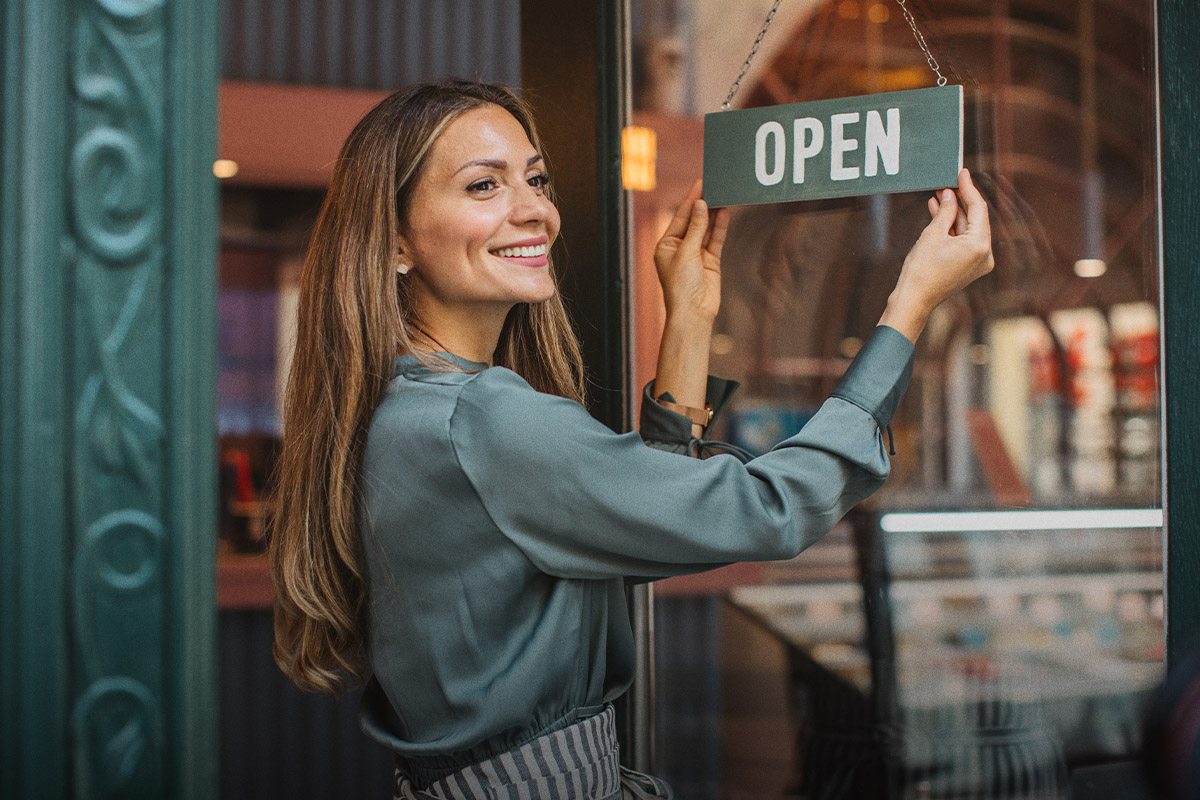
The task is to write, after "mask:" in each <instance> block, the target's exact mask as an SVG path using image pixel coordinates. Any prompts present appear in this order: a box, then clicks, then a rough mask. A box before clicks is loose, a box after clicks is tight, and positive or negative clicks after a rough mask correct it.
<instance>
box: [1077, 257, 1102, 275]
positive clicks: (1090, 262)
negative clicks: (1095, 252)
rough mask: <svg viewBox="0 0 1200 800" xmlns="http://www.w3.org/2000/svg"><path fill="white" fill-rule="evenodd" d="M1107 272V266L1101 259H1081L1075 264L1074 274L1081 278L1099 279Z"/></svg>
mask: <svg viewBox="0 0 1200 800" xmlns="http://www.w3.org/2000/svg"><path fill="white" fill-rule="evenodd" d="M1105 272H1108V265H1107V264H1105V263H1104V260H1103V259H1099V258H1081V259H1079V260H1078V261H1076V262H1075V274H1076V275H1078V276H1079V277H1081V278H1099V277H1100V276H1101V275H1103V274H1104V273H1105Z"/></svg>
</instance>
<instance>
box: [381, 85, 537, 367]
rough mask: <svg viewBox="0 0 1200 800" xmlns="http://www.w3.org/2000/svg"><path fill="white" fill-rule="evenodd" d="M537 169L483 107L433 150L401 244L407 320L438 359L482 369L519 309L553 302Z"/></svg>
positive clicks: (505, 122) (497, 110)
mask: <svg viewBox="0 0 1200 800" xmlns="http://www.w3.org/2000/svg"><path fill="white" fill-rule="evenodd" d="M544 161H545V159H544V158H543V157H542V155H541V154H540V153H538V152H537V151H536V150H535V149H534V146H533V144H532V143H531V142H530V141H529V135H528V134H527V133H526V131H525V129H524V128H523V127H522V126H521V124H520V123H519V122H518V121H517V119H516V117H514V116H513V115H512V114H511V113H509V112H508V111H506V110H505V109H503V108H501V107H499V106H495V105H486V106H481V107H479V108H475V109H472V110H471V111H468V112H466V113H464V114H463V115H462V116H461V117H459V118H458V119H456V120H454V121H453V122H452V123H450V124H449V125H448V126H447V127H446V129H445V131H443V132H442V134H441V136H439V137H438V139H437V141H436V142H435V143H434V145H433V148H432V149H431V151H430V153H429V157H428V163H427V164H426V165H425V167H424V169H423V171H422V176H421V179H420V180H419V181H418V182H417V186H416V189H415V191H414V192H413V196H412V201H411V206H410V210H409V213H408V214H407V218H406V220H405V222H404V224H403V226H402V229H401V232H400V236H399V248H398V254H397V259H398V262H399V263H401V264H406V265H409V266H410V267H411V270H412V271H411V272H410V273H408V275H409V277H408V280H410V281H411V282H412V298H413V313H414V317H415V319H416V320H418V321H419V322H417V325H418V327H419V330H420V331H421V333H422V335H423V336H424V337H425V339H426V340H427V341H429V342H430V343H433V344H434V345H435V346H436V347H437V349H438V350H442V351H445V352H448V353H455V354H458V355H461V356H465V357H467V358H469V359H471V360H472V361H478V362H483V363H487V364H490V363H491V362H492V354H493V351H494V350H495V346H496V341H497V337H498V334H499V331H500V330H501V329H502V328H503V326H504V320H505V319H506V318H507V317H508V314H509V312H510V311H511V310H512V308H513V306H514V305H515V304H517V303H540V302H544V301H546V300H549V299H550V298H552V297H554V295H555V291H556V287H555V283H554V277H553V276H552V275H551V274H550V258H549V255H548V252H549V249H550V246H551V245H552V244H553V243H554V239H555V237H556V236H557V235H558V226H559V217H558V210H557V209H556V208H555V207H554V203H553V202H551V200H550V197H549V196H548V194H547V187H548V184H549V183H550V178H549V177H548V176H547V174H546V172H545V163H544Z"/></svg>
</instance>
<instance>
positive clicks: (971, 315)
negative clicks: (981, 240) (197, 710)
mask: <svg viewBox="0 0 1200 800" xmlns="http://www.w3.org/2000/svg"><path fill="white" fill-rule="evenodd" d="M771 6H772V2H771V0H744V2H738V3H729V2H718V0H632V3H631V8H630V16H629V23H630V24H629V28H630V37H631V40H630V48H629V49H630V59H631V62H632V70H631V76H630V77H631V80H630V90H629V95H630V96H629V98H628V101H629V103H630V104H631V107H632V122H633V124H632V125H631V126H630V127H629V128H627V129H626V130H625V132H624V137H623V140H624V146H625V150H624V158H623V164H622V166H623V170H624V180H625V188H626V189H628V190H629V191H630V192H631V203H630V205H631V206H632V213H631V214H630V215H629V216H628V223H627V224H628V225H629V228H628V230H627V234H628V239H629V242H630V244H631V251H632V252H631V256H632V257H631V258H630V260H629V272H630V274H629V275H628V276H627V281H626V286H627V289H628V309H629V310H628V320H629V323H628V328H629V336H630V339H631V352H632V354H633V359H632V360H633V364H632V367H631V369H632V372H633V373H634V380H633V381H632V382H631V385H632V386H633V387H634V388H638V387H640V386H641V385H642V384H644V383H645V382H646V381H647V380H649V379H650V378H651V377H653V368H654V363H655V358H656V346H657V341H658V333H659V331H660V329H661V325H662V310H661V294H660V293H659V290H658V287H657V283H656V279H655V276H654V268H653V263H652V259H651V253H652V250H653V245H654V242H655V241H656V240H657V238H658V236H659V235H660V233H661V231H662V229H663V228H664V226H665V223H666V219H667V218H669V215H670V213H671V211H672V210H673V208H674V205H675V203H677V202H678V199H679V198H680V197H681V196H682V195H683V193H684V192H685V190H686V188H687V186H688V185H689V184H690V183H691V181H692V180H694V179H695V178H696V177H697V176H699V174H700V172H701V154H702V146H703V115H704V114H705V113H708V112H712V111H716V110H717V109H718V108H719V106H720V104H721V102H722V101H723V100H724V99H725V96H726V94H727V92H728V90H729V84H730V83H731V81H732V80H733V78H734V77H735V76H736V73H737V69H738V68H739V67H740V65H741V63H742V59H743V58H744V56H745V54H746V53H747V52H748V51H749V49H750V45H751V43H752V42H753V40H754V36H755V34H756V32H757V31H758V30H759V29H760V27H761V25H762V22H763V18H764V17H765V16H766V13H767V12H768V11H769V10H770V8H771ZM907 7H908V8H909V9H910V10H911V12H912V13H913V15H914V17H915V20H916V22H917V24H918V25H919V26H920V27H921V29H922V32H923V33H924V36H925V37H926V39H927V41H928V43H929V46H930V49H931V51H932V53H933V55H934V56H935V57H936V58H937V60H938V61H939V62H940V64H941V67H942V70H943V72H944V73H945V74H946V75H947V76H948V77H949V78H950V81H951V82H952V83H960V84H962V85H963V86H964V89H965V96H966V123H967V124H966V162H967V165H968V166H969V167H971V168H972V170H973V171H974V173H975V175H976V176H977V181H978V182H979V183H980V184H981V186H982V187H983V188H984V190H985V193H986V194H987V197H988V199H989V201H990V203H991V207H992V214H993V227H994V230H995V247H996V256H997V265H996V270H995V272H994V273H993V274H992V275H991V276H990V277H989V278H988V279H986V280H984V281H981V282H980V283H979V284H977V285H975V286H973V287H971V289H970V290H969V291H968V292H967V293H966V294H965V295H964V296H963V297H961V298H960V299H958V300H955V301H953V302H951V303H949V304H947V305H946V306H945V307H943V308H942V309H940V310H939V312H938V313H937V315H936V316H935V318H934V319H933V320H931V322H930V325H929V327H928V329H927V331H926V334H925V335H924V337H923V339H922V341H921V343H920V346H919V348H918V351H917V361H916V369H915V373H914V377H913V381H912V384H911V387H910V389H909V391H908V394H907V395H906V397H905V399H904V401H903V403H902V405H901V407H900V410H899V412H898V414H897V416H896V419H895V420H894V422H893V429H894V433H895V446H896V451H897V454H896V455H895V456H894V457H893V474H892V477H891V479H890V480H889V482H888V484H887V486H886V487H885V488H884V489H883V491H881V492H880V493H879V494H878V495H876V496H875V497H874V498H872V499H871V501H869V503H868V504H866V505H865V506H864V507H861V508H860V509H857V510H856V511H855V512H853V513H852V514H851V515H850V516H849V517H848V518H847V519H846V520H845V521H843V523H841V524H840V525H839V526H838V528H837V529H836V530H835V531H834V532H833V533H832V534H830V535H829V536H828V537H826V538H825V539H824V540H823V541H822V542H820V543H819V544H818V545H816V546H814V547H813V548H812V549H810V550H809V551H807V552H805V553H804V554H802V555H801V556H800V557H799V558H797V559H795V560H794V561H790V562H780V563H770V564H754V565H735V566H733V567H728V568H725V569H723V570H718V571H716V572H712V573H708V574H705V575H700V576H691V577H686V578H679V579H672V580H668V581H664V582H660V583H659V584H658V585H657V587H656V589H655V593H656V597H655V604H654V636H653V643H654V664H655V668H656V672H657V679H656V689H655V697H654V706H653V708H654V743H655V751H656V752H655V756H656V768H657V770H658V771H659V772H660V773H661V774H662V775H663V777H665V778H667V779H668V780H669V781H671V782H672V783H673V784H674V785H675V786H676V788H677V791H678V793H679V796H680V797H681V798H687V799H688V800H707V799H708V798H747V799H750V798H753V799H754V800H762V799H764V798H766V799H769V798H801V797H803V798H875V797H879V798H883V797H888V798H901V797H903V798H967V797H971V798H1009V797H1012V798H1016V797H1021V798H1035V797H1036V798H1060V797H1063V798H1065V797H1069V796H1071V792H1072V787H1074V789H1075V792H1076V796H1081V797H1082V796H1088V797H1093V796H1094V797H1106V796H1112V797H1118V796H1119V797H1124V798H1135V797H1138V796H1139V794H1138V792H1139V791H1140V790H1139V789H1138V788H1136V787H1135V786H1134V785H1133V784H1134V783H1135V782H1136V775H1135V771H1134V770H1133V769H1132V767H1130V766H1129V765H1130V764H1131V763H1132V761H1133V759H1135V758H1136V757H1137V755H1138V753H1139V748H1140V746H1141V741H1140V725H1141V714H1142V708H1143V705H1144V703H1145V701H1146V697H1147V694H1148V692H1149V691H1150V690H1151V689H1152V688H1153V687H1154V686H1156V685H1157V683H1158V682H1159V681H1160V680H1161V678H1162V673H1163V665H1162V659H1163V644H1162V643H1163V597H1162V585H1163V569H1162V540H1161V524H1162V514H1161V511H1159V510H1158V509H1161V506H1162V492H1161V487H1160V475H1161V466H1162V453H1161V447H1160V442H1161V438H1162V437H1161V433H1160V415H1159V408H1160V399H1161V398H1160V383H1161V381H1160V364H1159V354H1158V345H1159V330H1158V327H1159V253H1158V239H1157V198H1158V167H1157V163H1156V159H1157V151H1156V147H1155V142H1156V141H1157V133H1156V127H1155V126H1156V120H1155V113H1156V107H1157V100H1156V76H1155V74H1154V71H1153V64H1154V46H1155V32H1154V27H1153V25H1154V4H1153V3H1152V2H1151V0H908V2H907ZM519 13H520V3H519V0H492V1H491V2H485V1H484V0H459V1H458V2H448V3H420V2H415V1H414V0H407V2H393V1H390V0H354V2H345V3H337V2H331V1H330V0H270V2H255V3H241V2H235V0H223V2H222V3H221V19H220V24H221V63H222V76H223V79H222V83H221V115H220V156H221V160H220V161H218V162H217V163H216V164H215V166H214V170H215V171H216V173H217V175H218V177H220V178H222V189H221V245H220V297H219V313H220V326H219V330H220V364H219V370H220V372H219V387H218V392H219V435H220V546H221V559H220V564H219V577H220V584H219V602H220V607H221V615H220V637H221V638H220V648H221V650H220V665H221V704H222V705H221V716H222V727H221V739H220V756H221V762H220V780H221V787H222V795H223V796H225V797H229V798H242V797H276V796H277V797H289V798H301V797H322V798H324V797H335V796H338V797H349V796H355V797H384V796H388V792H389V791H390V786H391V780H392V779H391V766H390V759H389V757H388V755H387V754H386V753H385V752H384V751H382V750H381V749H379V748H378V747H377V746H375V745H374V744H372V743H370V742H368V741H367V740H366V739H365V738H364V737H362V736H361V734H359V733H358V731H357V726H356V722H355V719H354V707H355V703H356V700H357V699H356V697H354V696H353V695H352V696H350V697H348V698H344V699H343V700H341V701H336V702H335V701H333V700H328V699H324V698H313V697H308V696H305V695H303V694H302V693H300V692H298V691H296V690H294V689H293V688H291V687H290V685H288V684H287V683H286V680H285V679H284V678H283V676H282V675H281V674H279V673H278V671H277V670H276V669H275V668H274V666H273V664H272V663H271V661H270V656H269V642H270V636H271V633H270V628H271V622H270V597H271V592H270V584H269V579H268V577H267V575H266V568H265V564H264V560H263V558H262V555H261V551H262V546H263V544H262V543H263V534H264V530H265V529H266V526H267V525H268V524H269V517H270V513H271V501H270V492H269V476H270V474H271V470H272V465H273V460H274V457H275V453H276V450H277V447H278V437H279V433H280V431H279V426H280V419H281V415H280V413H279V398H280V392H281V388H282V386H283V384H284V382H285V380H286V375H287V371H288V364H289V359H290V342H291V341H292V338H293V331H294V326H295V312H294V309H295V297H296V286H297V280H298V272H299V265H300V262H301V259H302V257H303V248H304V244H305V239H306V236H307V232H308V230H309V227H310V226H311V224H312V222H313V219H314V216H315V212H316V210H317V207H318V205H319V203H320V199H321V193H322V191H323V187H324V185H325V183H326V181H327V180H328V176H329V174H330V171H331V164H332V161H333V159H334V158H335V156H336V153H337V149H338V147H339V145H340V143H341V141H342V140H343V139H344V137H345V135H346V134H347V133H348V132H349V129H350V127H352V125H353V124H354V122H355V121H356V120H357V119H358V117H359V116H361V114H362V113H363V112H365V111H366V110H367V109H368V108H369V107H370V106H372V105H373V104H374V103H375V102H377V101H378V100H379V99H381V98H382V97H383V96H384V95H385V94H386V93H388V92H390V91H392V90H394V89H396V88H399V87H401V86H404V85H406V84H408V83H411V82H414V81H418V80H428V79H437V78H443V77H451V76H454V77H466V78H483V79H486V80H494V81H502V82H505V83H508V84H511V85H514V86H520V84H521V74H520V70H521V49H522V48H523V47H525V48H529V47H538V46H539V44H538V43H537V42H522V41H521V40H520V36H519V31H520V25H519ZM933 82H934V76H933V74H932V72H931V71H930V69H929V67H928V66H927V64H926V58H925V56H924V54H922V52H921V51H920V49H919V48H918V47H917V45H916V43H915V41H914V37H913V33H912V31H911V29H910V27H909V24H908V22H907V21H906V20H905V18H904V16H903V15H902V13H901V6H900V5H899V4H898V3H896V2H894V0H887V1H886V2H884V1H883V0H880V1H879V2H876V1H875V0H828V1H824V0H785V2H783V3H782V4H781V5H780V7H779V10H778V13H777V16H776V17H775V19H774V22H773V25H772V27H771V29H770V32H769V34H768V35H767V36H766V37H765V39H764V40H763V44H762V47H761V49H760V51H759V53H758V55H757V58H756V60H755V61H754V63H753V65H752V68H751V69H750V71H749V72H748V74H747V76H746V78H745V79H744V80H743V83H742V88H741V90H740V92H739V94H738V95H737V97H736V98H735V101H734V103H733V105H734V107H735V108H745V107H751V106H759V105H771V104H780V103H789V102H799V101H806V100H817V99H824V98H830V97H840V96H846V95H854V94H867V93H873V92H879V91H895V90H902V89H914V88H921V87H925V86H930V85H933ZM549 158H550V161H551V163H552V164H555V165H557V170H556V180H557V182H558V183H559V184H560V185H562V184H568V183H570V182H571V181H572V180H573V176H572V174H571V171H570V167H569V164H570V154H569V153H555V152H551V153H549ZM927 218H928V217H927V212H926V210H925V197H924V195H894V196H872V197H862V198H853V199H847V200H835V201H818V202H805V203H795V204H778V205H766V206H754V207H745V208H740V209H736V210H735V213H734V216H733V221H732V227H731V232H730V237H729V241H728V244H727V245H726V249H725V268H724V269H725V278H724V303H723V307H722V311H721V315H720V317H719V319H718V321H717V326H716V331H717V332H716V335H715V336H714V337H713V345H712V356H713V358H712V371H713V372H714V374H719V375H721V376H723V377H729V378H735V379H737V380H739V381H741V382H742V384H743V386H742V389H741V390H740V392H739V394H738V396H737V398H736V401H735V403H734V404H733V406H732V407H731V409H730V410H729V412H728V413H727V414H726V415H725V417H724V419H723V420H722V421H721V427H720V429H719V430H718V431H716V432H715V434H714V438H718V439H725V440H727V441H732V442H734V443H736V444H739V445H741V446H743V447H746V448H748V449H750V450H751V451H754V452H762V451H764V450H766V449H768V448H769V447H770V446H771V445H772V444H773V443H774V442H776V441H779V440H780V439H782V438H784V437H786V436H788V435H790V434H791V433H793V432H795V431H796V430H798V429H799V427H800V426H801V425H803V423H804V421H805V420H806V419H807V418H808V417H809V416H810V415H811V414H812V413H813V412H814V411H815V409H816V408H817V407H818V406H819V404H820V403H821V401H822V400H823V399H824V397H825V396H826V395H827V393H828V392H829V391H830V390H831V389H832V388H833V386H834V385H835V383H836V381H837V379H838V377H839V376H840V375H841V373H842V371H843V370H844V369H845V367H846V365H847V364H848V363H849V359H850V358H852V357H853V355H854V354H855V353H856V352H857V349H858V348H859V347H860V346H861V343H862V342H863V341H864V339H865V338H866V336H867V335H868V334H869V333H870V330H871V328H872V327H873V326H874V323H875V321H876V320H877V319H878V317H879V315H880V313H881V312H882V310H883V307H884V303H885V301H886V297H887V293H888V291H889V290H890V287H891V286H892V284H893V281H894V279H895V276H896V275H897V274H898V271H899V267H900V263H901V261H902V259H903V257H904V254H905V252H906V251H907V249H908V247H909V246H910V245H911V243H912V242H913V241H914V239H915V238H916V235H917V233H918V232H919V231H920V230H921V228H922V226H923V225H924V223H925V220H926V219H927ZM1114 510H1118V511H1119V512H1120V513H1118V511H1114ZM994 512H1012V513H1008V514H1006V515H1005V516H1001V517H997V516H995V515H994ZM1097 775H1105V776H1107V777H1106V778H1105V784H1106V787H1107V788H1106V789H1105V790H1106V791H1109V792H1119V793H1117V794H1103V793H1091V794H1084V793H1083V791H1084V790H1083V789H1082V788H1080V787H1083V786H1092V785H1093V784H1094V783H1095V781H1096V776H1097ZM1089 781H1090V782H1091V783H1089ZM1122 781H1128V782H1129V783H1122ZM1095 791H1096V792H1100V790H1099V789H1096V790H1095Z"/></svg>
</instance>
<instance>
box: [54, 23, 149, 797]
mask: <svg viewBox="0 0 1200 800" xmlns="http://www.w3.org/2000/svg"><path fill="white" fill-rule="evenodd" d="M73 9H74V13H75V19H74V21H73V26H72V28H71V30H72V33H73V38H74V41H73V42H72V47H71V50H70V52H71V58H72V63H71V69H70V78H71V86H72V89H73V91H74V98H75V102H74V103H73V104H72V106H73V107H72V111H71V116H70V120H71V137H70V160H69V162H68V165H67V171H66V180H67V190H68V191H67V197H68V204H69V205H68V208H69V220H70V223H71V229H70V230H71V241H70V242H69V243H68V245H67V246H66V247H65V248H64V252H65V254H66V256H67V261H68V264H69V266H70V267H73V273H74V275H75V285H76V287H77V291H76V292H75V296H76V298H77V303H78V310H77V312H76V314H77V319H79V320H80V321H81V322H82V323H83V324H82V325H81V326H80V328H79V330H80V331H81V333H82V334H83V335H82V337H81V339H80V345H79V346H78V347H77V349H76V358H77V360H78V361H77V363H78V364H79V365H80V368H81V370H82V371H84V372H85V374H86V375H87V377H86V379H85V380H83V382H82V385H81V387H80V394H79V397H78V401H77V405H76V410H75V425H76V437H75V441H76V443H77V444H76V459H75V463H74V465H73V469H74V471H75V473H76V475H75V487H76V489H75V492H74V496H75V504H76V519H77V520H78V523H79V525H80V526H81V527H82V534H81V536H80V537H79V540H78V549H77V552H76V556H75V560H74V567H73V580H72V589H73V592H72V598H73V611H74V613H73V627H74V642H75V651H76V653H77V654H78V656H79V668H78V672H77V674H78V677H79V680H80V684H79V685H80V686H81V687H83V689H82V694H81V695H80V696H79V697H78V699H77V701H76V703H75V707H74V711H73V718H72V724H73V728H74V733H75V736H76V741H77V748H76V752H77V760H76V764H75V767H76V769H75V775H76V780H77V783H78V784H79V785H78V787H77V789H78V790H79V791H78V794H79V796H84V797H146V798H150V797H159V796H162V795H163V790H164V785H163V781H164V779H165V778H164V770H163V769H162V758H163V755H164V753H165V752H166V747H167V745H166V742H165V733H164V731H165V721H164V717H163V701H161V700H160V697H161V696H162V695H163V694H164V692H165V691H166V687H167V685H168V681H167V674H166V673H165V672H164V668H165V666H166V663H167V662H166V657H167V654H166V653H165V652H163V651H164V650H165V647H166V644H165V643H166V642H167V640H168V637H167V635H166V630H165V626H166V625H167V624H168V619H169V618H168V615H167V612H166V603H165V598H164V595H163V591H164V582H165V581H164V573H165V560H166V556H167V552H168V548H167V547H166V544H165V540H166V534H165V527H164V525H163V524H162V522H161V517H162V514H163V508H162V504H163V497H164V492H163V480H164V479H163V475H162V467H163V464H164V463H165V461H164V448H165V444H166V431H165V427H164V425H163V421H162V409H161V404H162V402H163V399H162V398H163V396H164V393H163V391H162V386H163V384H164V382H165V377H164V374H165V371H166V365H165V364H164V362H163V356H162V353H163V346H164V337H165V334H166V325H165V321H164V319H163V316H162V315H163V313H164V311H163V310H162V308H161V306H160V305H159V304H158V302H157V301H158V299H159V296H160V293H161V291H162V287H163V286H164V285H165V284H166V276H165V269H164V266H165V265H164V258H163V239H164V230H163V198H164V196H165V195H164V192H165V182H166V179H165V174H164V162H165V161H166V159H165V150H164V146H165V142H164V138H163V137H164V133H163V129H164V126H163V119H164V109H165V97H164V91H163V86H164V82H165V76H166V72H167V70H166V59H167V56H168V53H167V49H166V37H165V33H164V24H165V23H164V18H165V16H166V15H165V13H164V0H85V1H84V2H80V3H77V4H74V5H73Z"/></svg>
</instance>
